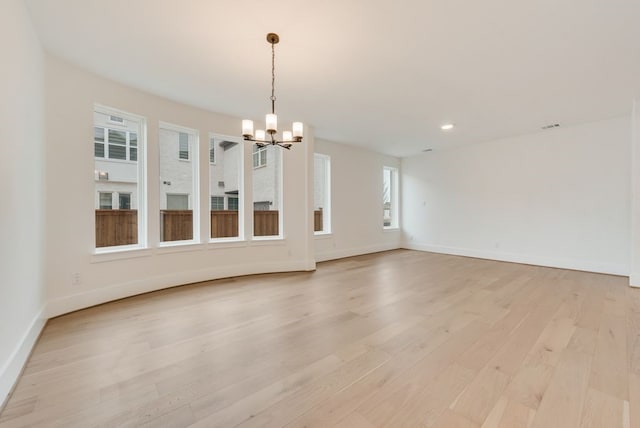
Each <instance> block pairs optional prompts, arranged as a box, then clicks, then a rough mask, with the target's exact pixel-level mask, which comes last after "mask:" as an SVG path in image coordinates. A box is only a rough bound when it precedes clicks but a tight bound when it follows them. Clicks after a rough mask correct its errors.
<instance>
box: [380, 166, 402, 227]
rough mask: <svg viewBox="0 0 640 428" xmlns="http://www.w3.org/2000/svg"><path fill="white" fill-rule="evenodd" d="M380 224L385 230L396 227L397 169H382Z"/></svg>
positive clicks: (386, 167) (387, 167)
mask: <svg viewBox="0 0 640 428" xmlns="http://www.w3.org/2000/svg"><path fill="white" fill-rule="evenodd" d="M382 224H383V226H384V227H385V228H387V229H394V228H397V227H398V169H397V168H392V167H389V166H385V167H384V168H383V169H382Z"/></svg>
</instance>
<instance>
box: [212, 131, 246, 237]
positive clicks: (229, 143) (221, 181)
mask: <svg viewBox="0 0 640 428" xmlns="http://www.w3.org/2000/svg"><path fill="white" fill-rule="evenodd" d="M240 142H241V140H240V139H238V138H237V137H226V136H219V135H216V134H212V133H210V134H209V194H217V195H220V196H212V197H211V212H210V216H211V220H210V223H209V225H210V238H211V239H220V238H240V237H241V236H242V226H243V225H242V221H241V219H242V210H241V209H240V207H241V206H242V204H240V203H239V200H240V198H242V194H241V189H242V176H243V174H242V160H243V158H244V152H243V150H244V145H242V144H239V143H240ZM213 153H215V155H216V157H215V158H214V155H213ZM214 159H215V163H214V162H213V161H214ZM222 195H224V196H222ZM214 198H215V200H214ZM225 198H226V199H227V201H226V202H227V209H226V210H225V208H224V203H225Z"/></svg>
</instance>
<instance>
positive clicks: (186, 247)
mask: <svg viewBox="0 0 640 428" xmlns="http://www.w3.org/2000/svg"><path fill="white" fill-rule="evenodd" d="M204 247H205V246H204V244H203V243H201V242H195V241H184V242H182V241H175V242H173V241H170V242H161V243H160V244H159V245H158V248H157V250H156V252H157V254H171V253H183V252H189V251H201V250H203V249H204Z"/></svg>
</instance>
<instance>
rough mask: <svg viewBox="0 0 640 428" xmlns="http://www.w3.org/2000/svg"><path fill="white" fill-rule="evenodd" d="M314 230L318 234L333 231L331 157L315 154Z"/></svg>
mask: <svg viewBox="0 0 640 428" xmlns="http://www.w3.org/2000/svg"><path fill="white" fill-rule="evenodd" d="M313 174H314V178H313V184H314V185H313V189H314V190H313V230H314V232H315V233H316V234H323V233H330V232H331V158H329V156H327V155H321V154H319V153H315V154H314V155H313Z"/></svg>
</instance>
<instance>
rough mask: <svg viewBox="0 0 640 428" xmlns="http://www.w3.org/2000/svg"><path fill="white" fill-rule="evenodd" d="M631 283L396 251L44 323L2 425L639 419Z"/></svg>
mask: <svg viewBox="0 0 640 428" xmlns="http://www.w3.org/2000/svg"><path fill="white" fill-rule="evenodd" d="M627 281H628V280H627V278H623V277H615V276H607V275H598V274H592V273H585V272H577V271H569V270H562V269H550V268H543V267H537V266H527V265H518V264H511V263H501V262H494V261H487V260H479V259H472V258H464V257H455V256H446V255H438V254H430V253H422V252H415V251H408V250H397V251H391V252H385V253H378V254H372V255H367V256H360V257H353V258H349V259H342V260H337V261H333V262H326V263H321V264H319V265H318V270H317V271H316V272H312V273H290V274H271V275H257V276H248V277H241V278H232V279H225V280H218V281H210V282H206V283H201V284H194V285H189V286H184V287H178V288H174V289H170V290H165V291H160V292H155V293H151V294H146V295H142V296H137V297H133V298H129V299H125V300H122V301H118V302H113V303H109V304H106V305H102V306H98V307H94V308H90V309H86V310H83V311H79V312H76V313H73V314H69V315H65V316H63V317H59V318H56V319H53V320H51V321H49V323H48V324H47V326H46V328H45V330H44V332H43V334H42V336H41V338H40V340H39V342H38V343H37V345H36V347H35V349H34V352H33V355H32V357H31V359H30V360H29V362H28V364H27V367H26V369H25V371H24V374H23V376H22V377H21V379H20V381H19V383H18V385H17V387H16V389H15V392H14V394H13V396H12V397H11V398H10V400H9V402H8V403H7V406H6V408H5V409H4V411H3V412H2V414H0V427H1V428H9V427H28V426H43V427H83V428H86V427H134V426H146V427H186V426H193V427H243V428H246V427H265V426H268V427H331V426H336V427H349V428H358V427H366V428H370V427H421V426H422V427H437V428H440V427H446V428H451V427H469V428H502V427H508V428H517V427H522V428H552V427H562V428H571V427H580V428H587V427H607V428H613V427H622V428H630V427H640V290H638V289H632V288H629V287H628V286H627Z"/></svg>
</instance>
